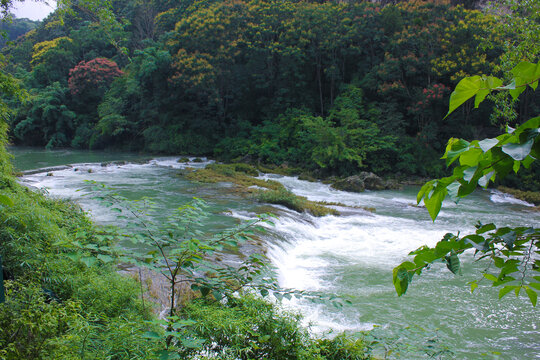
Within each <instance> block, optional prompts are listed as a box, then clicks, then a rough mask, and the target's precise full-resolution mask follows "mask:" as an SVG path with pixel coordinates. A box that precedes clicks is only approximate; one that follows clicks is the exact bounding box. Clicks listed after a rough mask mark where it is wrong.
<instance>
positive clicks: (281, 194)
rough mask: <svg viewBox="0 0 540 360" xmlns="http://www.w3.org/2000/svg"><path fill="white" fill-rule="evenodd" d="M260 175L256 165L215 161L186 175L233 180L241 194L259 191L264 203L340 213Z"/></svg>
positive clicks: (318, 213) (316, 213)
mask: <svg viewBox="0 0 540 360" xmlns="http://www.w3.org/2000/svg"><path fill="white" fill-rule="evenodd" d="M258 174H259V172H258V171H257V170H256V169H255V168H254V167H252V166H250V165H247V164H211V165H208V166H207V167H206V168H205V169H200V170H196V171H192V172H189V173H187V174H186V178H187V179H189V180H193V181H200V182H205V183H217V182H229V183H232V184H235V185H236V189H237V191H238V192H239V193H243V194H255V196H256V198H257V200H259V201H261V202H266V203H270V204H277V205H283V206H286V207H287V208H289V209H291V210H295V211H298V212H309V213H310V214H312V215H314V216H325V215H339V212H338V211H337V210H335V209H331V208H328V207H326V206H324V204H321V203H318V202H314V201H310V200H308V199H306V198H305V197H303V196H298V195H295V194H293V193H292V192H290V191H289V190H287V189H286V188H285V187H284V186H283V185H282V184H280V183H279V182H277V181H273V180H263V179H257V178H254V177H253V176H254V175H258ZM260 188H263V189H266V190H260Z"/></svg>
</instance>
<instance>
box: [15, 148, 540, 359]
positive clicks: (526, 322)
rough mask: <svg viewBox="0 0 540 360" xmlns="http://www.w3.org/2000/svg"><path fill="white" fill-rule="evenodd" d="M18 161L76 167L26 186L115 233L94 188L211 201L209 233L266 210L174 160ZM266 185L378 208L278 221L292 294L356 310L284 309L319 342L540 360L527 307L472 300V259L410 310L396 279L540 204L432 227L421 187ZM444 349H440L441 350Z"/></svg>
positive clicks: (450, 217) (504, 199) (19, 160)
mask: <svg viewBox="0 0 540 360" xmlns="http://www.w3.org/2000/svg"><path fill="white" fill-rule="evenodd" d="M11 152H12V153H13V154H14V155H15V159H14V164H15V166H16V167H18V168H19V169H21V170H28V169H33V168H41V167H48V166H53V165H54V166H56V165H64V164H74V165H72V167H71V168H68V169H65V170H60V171H52V172H49V173H47V172H44V173H37V174H33V175H27V176H24V177H23V178H21V181H22V182H23V183H24V184H27V185H30V186H34V187H37V188H41V189H46V191H48V193H49V194H50V196H59V197H64V198H66V197H67V198H72V199H75V200H76V201H79V202H80V203H81V205H82V206H83V207H84V208H85V209H87V210H88V211H89V212H90V213H91V214H92V216H93V218H94V219H95V220H96V221H98V222H102V223H108V222H114V219H115V217H114V215H113V214H111V213H109V212H108V210H107V209H106V208H103V207H101V206H100V205H99V204H98V203H97V202H95V201H94V200H92V199H91V198H90V197H89V196H85V194H86V193H87V190H80V189H84V188H85V182H84V180H95V181H99V182H103V183H105V184H107V185H109V186H113V187H115V188H117V189H118V191H119V192H121V193H122V194H123V195H125V196H128V197H131V198H140V197H142V196H149V197H151V198H153V199H154V200H155V201H156V202H158V203H159V204H160V206H161V207H162V209H163V212H165V213H166V212H168V211H171V210H172V209H174V208H176V207H178V206H179V205H180V204H183V203H186V202H188V201H189V200H190V199H191V198H193V197H199V198H202V199H204V200H206V201H207V202H208V203H209V205H210V211H211V213H212V216H211V217H210V219H209V220H208V228H224V227H226V226H230V225H231V224H234V223H236V222H237V221H238V219H242V218H249V217H251V216H253V215H254V214H255V213H256V212H259V211H260V206H261V205H260V204H256V203H255V202H254V201H253V200H250V199H243V198H240V197H238V196H237V195H236V194H235V193H234V192H231V191H229V189H230V186H228V185H227V184H196V183H193V182H190V181H187V180H186V179H184V178H183V177H182V174H181V172H182V171H183V169H185V168H186V167H188V166H189V167H203V166H205V165H206V164H207V163H208V161H205V162H203V163H198V162H197V163H195V162H191V163H189V164H182V163H179V162H178V161H177V160H178V157H164V158H155V159H152V160H151V161H149V162H144V163H126V164H123V163H122V164H118V163H117V164H102V163H103V162H106V161H113V160H126V161H140V160H147V159H148V157H145V156H140V155H136V154H115V153H100V152H86V151H71V150H69V151H68V150H61V151H49V152H47V151H42V150H36V149H28V148H27V149H21V148H13V149H11ZM264 177H266V178H270V177H271V178H273V179H275V180H277V181H280V182H282V183H283V184H284V185H285V186H286V187H288V188H289V189H291V190H292V191H293V192H295V193H297V194H299V195H303V196H307V197H308V198H310V199H312V200H324V201H330V202H340V203H343V204H346V205H351V206H367V207H374V208H376V212H375V213H374V214H372V213H369V212H366V211H363V210H359V209H354V208H345V209H341V210H343V213H344V215H343V216H326V217H322V218H314V217H311V216H309V215H306V214H297V213H295V212H291V211H288V210H286V209H282V208H281V212H280V213H281V215H280V217H279V219H277V221H276V224H275V226H274V227H273V228H271V229H270V231H271V232H270V235H268V236H267V237H266V238H265V240H266V242H267V247H268V248H269V257H270V259H271V260H272V263H273V265H274V266H275V267H276V272H277V276H278V277H279V280H280V284H281V285H282V286H284V287H291V288H295V289H299V290H314V291H320V292H323V293H327V294H338V295H341V296H346V297H347V298H349V299H350V300H351V302H352V305H346V306H344V307H342V308H335V307H333V306H331V305H326V304H314V303H311V302H308V301H305V300H297V299H293V300H292V301H290V302H287V303H285V306H288V307H290V308H292V309H294V310H299V311H301V312H302V313H303V314H304V315H305V318H306V323H308V322H311V323H312V330H313V331H315V332H328V331H331V330H333V331H338V330H348V331H351V332H355V331H362V330H369V329H372V328H373V326H380V329H382V330H381V331H380V332H381V334H382V335H381V336H383V337H385V338H386V341H387V342H388V343H391V344H393V345H392V346H394V348H396V349H398V350H399V348H400V347H399V344H401V343H407V344H412V345H414V346H413V347H411V346H409V349H408V352H401V353H400V355H399V356H396V357H397V358H402V359H417V358H422V357H426V356H422V354H424V352H425V351H424V350H425V348H427V346H429V345H433V346H435V348H437V349H438V348H440V347H441V346H448V347H449V348H450V349H451V350H452V351H453V352H454V355H441V358H448V359H453V358H459V359H478V358H487V359H491V358H501V359H540V329H539V326H540V321H539V319H540V316H539V315H540V312H539V310H538V309H535V308H533V307H532V306H531V305H530V303H529V302H528V300H527V299H526V298H515V297H513V296H507V297H506V298H504V299H503V300H501V301H499V300H498V296H497V294H498V290H497V289H492V288H489V287H481V288H480V289H478V290H477V292H476V293H475V294H470V292H469V290H468V287H467V286H466V283H467V282H468V281H470V280H473V279H476V278H477V277H478V270H479V269H480V268H482V266H483V264H480V263H476V262H474V261H473V260H474V259H472V256H469V257H466V258H465V261H464V267H465V269H466V271H464V276H461V277H460V276H454V275H452V274H451V273H449V272H448V271H447V270H446V269H445V268H444V267H443V266H442V265H441V266H433V267H432V269H431V270H430V271H428V272H426V273H425V274H424V275H422V276H421V277H419V278H417V279H415V280H414V282H413V284H412V285H411V287H410V289H409V291H408V293H407V294H406V295H405V296H403V297H401V298H398V297H397V295H396V294H395V291H394V289H393V285H392V280H391V278H392V268H393V267H394V266H395V265H397V264H398V263H400V262H401V261H403V260H404V259H405V258H406V255H407V253H408V252H409V251H411V250H414V249H416V248H418V247H419V246H421V245H423V244H428V245H433V244H435V243H436V242H437V241H438V240H440V239H441V237H442V236H443V235H444V234H445V233H447V232H453V233H456V232H457V231H461V233H462V234H464V233H467V232H472V231H473V230H474V222H475V221H476V219H479V220H481V221H482V222H484V223H488V222H494V223H496V224H497V225H499V226H503V225H517V224H525V225H536V226H537V225H538V224H539V223H540V214H539V213H538V212H533V211H531V206H530V204H527V203H524V202H522V201H519V200H517V199H514V198H512V197H509V196H507V195H504V194H501V193H498V192H489V191H480V192H477V193H475V194H473V195H472V196H470V197H469V198H467V199H464V200H463V201H462V202H461V203H460V204H459V205H455V204H453V203H448V204H446V203H445V206H444V207H443V210H442V212H441V214H440V215H439V218H438V219H437V221H436V222H435V223H433V222H432V221H431V220H430V219H429V216H428V214H427V212H426V211H425V209H423V208H421V207H416V206H414V204H415V197H416V192H417V190H418V189H417V188H414V187H411V188H407V189H404V190H401V191H382V192H366V193H362V194H353V193H348V192H342V191H337V190H333V189H331V188H330V187H328V186H327V185H324V184H321V183H310V182H305V181H301V180H298V179H296V178H293V177H281V176H274V175H268V176H264ZM231 215H232V216H231ZM406 327H412V328H413V330H407V329H405V328H406ZM420 327H421V328H422V330H420V329H419V328H420ZM400 337H401V338H402V339H401V340H400ZM433 339H435V343H432V342H430V340H433ZM493 352H500V353H501V355H500V356H497V355H495V354H494V353H493ZM394 354H397V353H394ZM481 354H485V355H481Z"/></svg>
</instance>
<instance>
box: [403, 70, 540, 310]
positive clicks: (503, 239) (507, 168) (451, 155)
mask: <svg viewBox="0 0 540 360" xmlns="http://www.w3.org/2000/svg"><path fill="white" fill-rule="evenodd" d="M511 74H512V81H511V83H510V84H509V85H506V86H502V84H503V81H502V80H501V79H498V78H496V77H493V76H482V77H481V76H472V77H467V78H464V79H462V80H461V81H460V82H459V83H458V85H457V86H456V89H455V90H454V92H453V93H452V95H451V97H450V106H449V111H448V114H447V116H448V115H449V114H450V113H452V112H453V111H454V110H455V109H457V108H458V107H459V106H460V105H462V104H463V103H465V102H466V101H468V100H469V99H472V98H474V104H475V107H478V105H479V104H480V103H481V102H482V101H484V99H485V98H486V96H487V95H489V94H490V93H491V92H493V91H508V92H509V93H510V95H511V96H512V98H513V99H514V100H515V99H517V98H518V96H519V95H520V94H522V93H523V92H524V91H525V90H526V89H527V88H530V89H532V90H536V89H537V87H538V82H539V80H540V62H539V63H537V64H534V63H530V62H521V63H519V64H518V65H517V66H516V67H514V68H513V69H512V71H511ZM539 156H540V116H538V117H534V118H532V119H529V120H528V121H526V122H525V123H523V124H522V125H520V126H519V127H517V128H516V129H513V128H511V127H507V131H506V133H504V134H502V135H500V136H498V137H496V138H492V139H484V140H482V141H478V140H474V141H471V142H469V141H466V140H463V139H455V138H452V139H450V140H449V141H448V145H447V147H446V152H445V154H444V156H443V159H446V163H447V165H448V166H449V165H451V164H454V163H456V165H455V166H454V169H453V174H452V175H451V176H448V177H445V178H442V179H436V180H431V181H429V182H427V183H426V184H425V185H424V186H423V187H422V188H421V190H420V192H419V193H418V196H417V201H418V203H420V201H421V200H422V199H423V200H424V203H425V205H426V208H427V210H428V212H429V214H430V216H431V218H432V219H433V220H434V221H435V219H436V218H437V215H438V213H439V211H440V209H441V206H442V202H443V200H444V199H445V198H446V197H447V196H449V197H451V198H452V199H454V200H455V201H457V200H459V199H460V198H462V197H465V196H467V195H469V194H470V193H472V192H473V191H474V190H475V189H476V187H477V185H480V186H482V187H484V188H486V187H487V186H488V184H489V183H490V182H492V181H495V180H496V179H497V178H502V177H504V176H506V175H507V174H509V173H510V172H512V171H514V172H516V173H517V172H518V171H519V170H520V168H521V167H522V166H523V167H525V168H529V167H530V166H531V164H532V163H533V162H534V161H535V160H536V159H538V157H539ZM469 249H474V252H475V255H479V259H486V260H487V261H488V262H490V265H494V266H488V267H487V269H486V270H484V271H483V272H482V277H483V278H482V279H479V280H475V281H472V282H471V283H470V285H471V291H474V289H476V287H477V286H478V283H479V282H480V281H481V280H483V279H486V280H488V281H491V282H492V286H501V288H500V291H499V298H502V297H503V296H504V295H506V294H508V293H509V292H511V291H514V292H515V294H516V296H518V295H519V293H520V292H521V290H524V291H525V292H526V294H527V296H528V297H529V299H530V301H531V303H532V304H533V306H536V303H537V298H538V294H537V293H538V292H539V291H540V276H539V275H540V259H539V258H538V256H537V254H539V253H540V252H539V250H540V229H539V228H534V227H527V226H521V227H515V228H510V227H501V228H497V227H496V226H495V225H494V224H480V223H479V224H478V225H477V230H476V233H475V234H470V235H466V236H463V237H460V236H459V234H458V235H454V234H446V235H445V237H444V238H443V239H442V240H441V241H439V242H438V243H437V245H436V246H435V247H434V248H430V247H427V246H423V247H421V248H419V249H417V250H415V251H413V252H411V253H410V254H409V255H414V259H413V261H412V262H411V261H405V262H403V263H401V264H400V265H398V266H397V267H396V268H394V272H393V282H394V286H395V288H396V292H397V293H398V295H399V296H401V295H403V294H404V293H405V292H406V291H407V288H408V285H409V283H410V282H411V281H412V279H413V276H414V275H415V274H417V275H420V274H421V273H422V270H424V269H426V268H428V267H429V266H430V265H431V264H432V263H434V262H436V261H442V262H443V263H445V264H446V266H447V267H448V269H449V270H450V271H451V272H452V273H454V274H457V273H460V272H461V266H460V260H459V255H460V254H462V253H463V252H465V251H466V250H469ZM490 269H493V270H490Z"/></svg>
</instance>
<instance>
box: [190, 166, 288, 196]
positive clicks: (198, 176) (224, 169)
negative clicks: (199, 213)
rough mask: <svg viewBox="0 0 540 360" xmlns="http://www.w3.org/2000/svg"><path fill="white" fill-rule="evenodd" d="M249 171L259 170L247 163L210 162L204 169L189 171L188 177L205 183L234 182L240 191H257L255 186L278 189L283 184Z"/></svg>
mask: <svg viewBox="0 0 540 360" xmlns="http://www.w3.org/2000/svg"><path fill="white" fill-rule="evenodd" d="M239 165H240V166H239ZM237 169H238V170H237ZM247 172H249V173H251V174H255V172H257V170H256V169H255V168H253V167H250V166H249V165H246V164H230V165H224V164H210V165H208V166H207V167H206V168H204V169H199V170H195V171H192V172H189V173H187V174H186V178H187V179H189V180H192V181H199V182H204V183H218V182H229V183H233V184H235V185H236V186H237V187H238V190H239V192H244V193H253V192H255V191H256V189H253V188H251V187H254V186H255V187H261V188H265V189H271V190H276V189H279V188H280V187H282V186H283V185H281V184H280V183H278V182H277V181H273V180H263V179H256V178H254V177H253V176H250V175H248V174H247ZM256 174H257V175H258V174H259V173H258V172H257V173H256Z"/></svg>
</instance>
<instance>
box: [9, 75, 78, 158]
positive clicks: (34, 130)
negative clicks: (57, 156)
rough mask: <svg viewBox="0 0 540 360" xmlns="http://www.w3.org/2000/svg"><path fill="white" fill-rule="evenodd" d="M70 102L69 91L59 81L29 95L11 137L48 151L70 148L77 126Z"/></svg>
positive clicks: (16, 120)
mask: <svg viewBox="0 0 540 360" xmlns="http://www.w3.org/2000/svg"><path fill="white" fill-rule="evenodd" d="M69 103H70V96H69V89H67V88H66V87H63V86H62V85H61V84H60V83H58V82H55V83H53V84H52V85H50V86H48V87H47V88H45V89H42V90H41V91H39V92H38V93H35V94H32V95H31V97H30V99H29V101H28V103H27V104H26V105H25V109H24V110H22V109H21V110H20V111H19V114H17V119H15V122H16V125H15V126H14V128H13V133H14V135H15V136H16V137H17V138H18V139H25V141H29V142H31V143H33V144H34V145H42V146H43V145H44V146H46V147H47V148H54V147H63V146H64V147H65V146H69V145H71V139H72V138H73V136H74V133H75V129H76V127H77V125H79V124H78V122H77V119H76V117H77V115H76V113H75V112H73V111H72V110H70V109H69V107H68V104H69ZM19 119H22V120H21V121H18V120H19Z"/></svg>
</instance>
